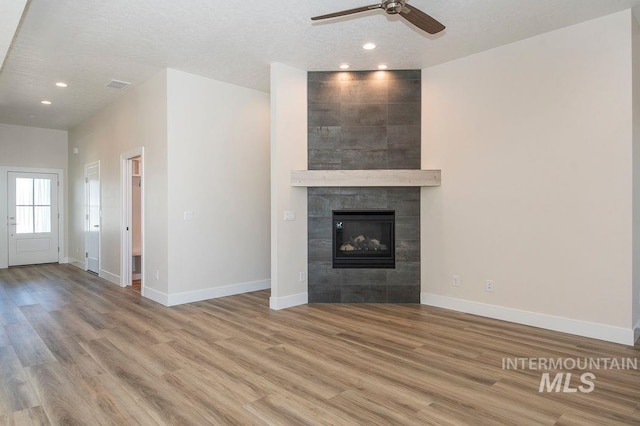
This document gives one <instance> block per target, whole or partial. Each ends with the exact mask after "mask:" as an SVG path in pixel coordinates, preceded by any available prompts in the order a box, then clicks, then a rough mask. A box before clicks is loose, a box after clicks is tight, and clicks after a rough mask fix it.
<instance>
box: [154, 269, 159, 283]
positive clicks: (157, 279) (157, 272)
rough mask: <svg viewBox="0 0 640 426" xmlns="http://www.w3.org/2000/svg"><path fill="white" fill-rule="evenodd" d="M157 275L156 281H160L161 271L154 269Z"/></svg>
mask: <svg viewBox="0 0 640 426" xmlns="http://www.w3.org/2000/svg"><path fill="white" fill-rule="evenodd" d="M153 273H154V274H155V276H156V281H160V271H153Z"/></svg>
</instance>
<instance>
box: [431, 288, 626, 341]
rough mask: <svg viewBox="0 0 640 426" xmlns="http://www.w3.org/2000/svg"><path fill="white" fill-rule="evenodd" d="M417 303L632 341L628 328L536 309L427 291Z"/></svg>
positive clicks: (540, 326)
mask: <svg viewBox="0 0 640 426" xmlns="http://www.w3.org/2000/svg"><path fill="white" fill-rule="evenodd" d="M420 303H422V304H423V305H429V306H435V307H438V308H445V309H451V310H454V311H458V312H465V313H468V314H473V315H479V316H482V317H487V318H493V319H497V320H502V321H508V322H514V323H517V324H523V325H529V326H533V327H539V328H544V329H547V330H553V331H560V332H563V333H569V334H575V335H577V336H583V337H590V338H593V339H599V340H605V341H608V342H613V343H620V344H622V345H630V346H633V344H634V341H635V340H634V330H633V329H632V328H623V327H616V326H612V325H606V324H599V323H594V322H588V321H581V320H575V319H571V318H565V317H558V316H554V315H547V314H540V313H537V312H530V311H523V310H520V309H513V308H506V307H503V306H498V305H490V304H487V303H480V302H473V301H470V300H464V299H456V298H453V297H448V296H441V295H437V294H431V293H421V294H420Z"/></svg>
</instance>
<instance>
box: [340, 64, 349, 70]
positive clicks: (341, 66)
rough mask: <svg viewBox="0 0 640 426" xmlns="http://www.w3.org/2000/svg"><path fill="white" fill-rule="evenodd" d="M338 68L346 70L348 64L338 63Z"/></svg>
mask: <svg viewBox="0 0 640 426" xmlns="http://www.w3.org/2000/svg"><path fill="white" fill-rule="evenodd" d="M340 69H341V70H348V69H349V64H342V65H340Z"/></svg>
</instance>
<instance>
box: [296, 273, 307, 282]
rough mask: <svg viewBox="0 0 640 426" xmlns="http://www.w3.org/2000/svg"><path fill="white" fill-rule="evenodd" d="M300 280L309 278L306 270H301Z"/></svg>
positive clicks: (303, 280)
mask: <svg viewBox="0 0 640 426" xmlns="http://www.w3.org/2000/svg"><path fill="white" fill-rule="evenodd" d="M298 278H299V280H300V282H301V283H303V282H305V281H306V280H307V273H306V272H300V275H299V276H298Z"/></svg>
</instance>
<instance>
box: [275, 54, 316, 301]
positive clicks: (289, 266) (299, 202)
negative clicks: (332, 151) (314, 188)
mask: <svg viewBox="0 0 640 426" xmlns="http://www.w3.org/2000/svg"><path fill="white" fill-rule="evenodd" d="M306 169H307V73H306V71H302V70H299V69H296V68H292V67H289V66H286V65H283V64H278V63H275V64H271V300H270V304H271V307H272V308H273V309H281V308H286V307H289V306H295V305H299V304H303V303H307V300H308V298H307V282H306V281H305V282H300V280H299V274H300V272H304V274H305V276H307V189H306V188H293V187H291V170H306ZM285 211H294V212H295V214H296V220H295V221H287V222H285V221H284V220H283V215H284V212H285Z"/></svg>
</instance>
